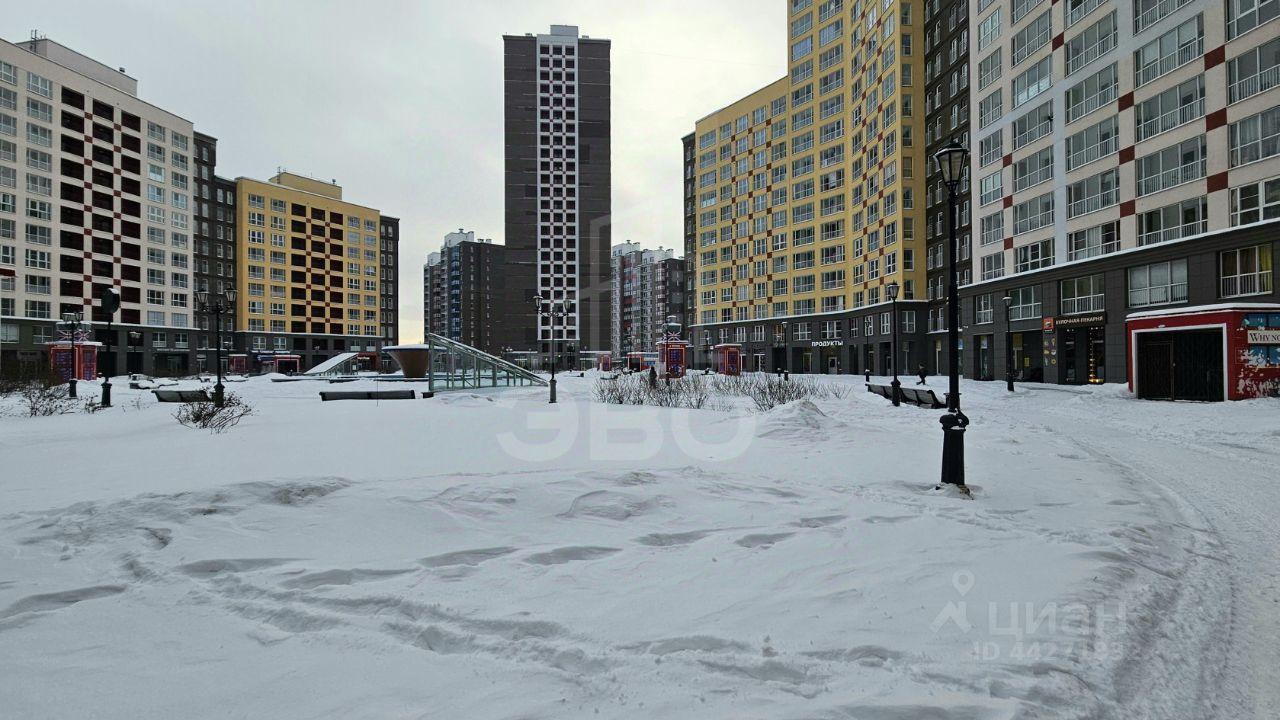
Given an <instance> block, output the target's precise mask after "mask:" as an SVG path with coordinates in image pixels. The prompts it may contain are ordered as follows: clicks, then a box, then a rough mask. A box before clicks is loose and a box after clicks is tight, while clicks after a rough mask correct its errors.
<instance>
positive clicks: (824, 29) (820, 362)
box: [690, 0, 931, 373]
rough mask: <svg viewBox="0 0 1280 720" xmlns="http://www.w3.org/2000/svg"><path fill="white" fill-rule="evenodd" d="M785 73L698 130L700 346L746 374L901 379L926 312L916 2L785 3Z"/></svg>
mask: <svg viewBox="0 0 1280 720" xmlns="http://www.w3.org/2000/svg"><path fill="white" fill-rule="evenodd" d="M783 2H785V3H786V5H787V9H788V23H789V34H788V37H789V47H788V48H786V50H785V52H787V58H788V63H787V67H788V74H787V75H786V76H785V77H783V78H781V79H779V80H777V81H775V82H773V83H770V84H769V85H767V86H766V87H764V88H761V89H760V90H758V91H756V92H753V93H752V94H750V95H748V96H747V97H744V98H742V99H741V100H739V101H737V102H735V103H733V104H732V105H729V106H728V107H725V108H722V109H720V110H718V111H716V112H714V113H712V114H710V115H708V116H706V117H704V118H702V119H701V120H699V121H698V122H697V123H696V130H695V136H696V139H695V152H696V158H695V160H694V163H695V172H696V175H695V177H696V179H695V186H696V204H697V206H696V213H697V221H696V226H695V227H696V235H697V243H696V244H697V252H696V254H695V256H694V257H692V258H690V262H691V264H692V269H693V272H694V275H695V288H696V292H695V296H694V297H693V298H691V300H692V301H693V302H694V303H695V304H696V314H695V317H696V319H697V324H696V326H695V328H694V329H693V335H692V338H693V341H694V343H695V345H704V346H705V345H714V344H718V343H740V344H742V345H743V346H744V363H745V364H746V366H747V368H748V369H761V370H767V371H772V370H779V369H787V368H789V369H791V370H793V371H797V372H800V371H812V372H862V371H863V370H865V369H866V368H868V367H870V368H871V369H872V371H873V372H876V373H881V372H887V371H888V369H889V364H888V361H889V358H890V357H891V355H890V342H891V339H892V338H891V329H892V327H893V319H892V315H891V312H890V310H891V305H890V303H889V289H888V288H889V285H890V284H891V283H896V284H897V287H898V289H899V291H900V295H899V302H898V304H897V306H898V307H897V309H898V313H899V316H898V318H899V342H900V352H899V356H898V359H899V364H898V367H899V370H901V369H903V368H905V367H912V368H914V367H915V362H916V361H917V360H916V358H918V356H919V353H920V352H921V351H922V350H923V343H922V342H921V335H920V333H921V332H922V327H921V326H922V325H923V323H922V322H917V316H918V317H919V320H921V321H923V320H924V319H925V315H926V305H925V303H924V302H923V300H924V290H925V268H924V260H925V237H924V230H925V219H924V206H925V184H924V181H925V170H926V166H925V163H927V162H930V161H931V160H930V159H929V158H928V157H927V156H926V154H925V147H924V137H923V127H924V111H923V110H924V106H925V103H924V77H923V68H924V59H923V58H922V57H920V53H921V52H922V51H919V50H917V49H916V44H917V42H918V41H917V39H916V38H917V36H918V35H919V36H921V37H922V35H923V29H919V30H917V27H916V17H917V15H918V14H919V12H921V10H922V9H921V8H915V7H913V4H915V3H913V2H911V1H909V0H870V1H867V0H864V1H862V2H848V1H846V0H827V1H826V2H814V1H813V0H783Z"/></svg>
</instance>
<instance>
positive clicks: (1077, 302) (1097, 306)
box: [1061, 295, 1107, 315]
mask: <svg viewBox="0 0 1280 720" xmlns="http://www.w3.org/2000/svg"><path fill="white" fill-rule="evenodd" d="M1106 298H1107V296H1106V295H1083V296H1081V297H1074V298H1062V308H1061V311H1062V314H1063V315H1075V314H1077V313H1087V312H1101V311H1102V310H1103V309H1105V308H1106Z"/></svg>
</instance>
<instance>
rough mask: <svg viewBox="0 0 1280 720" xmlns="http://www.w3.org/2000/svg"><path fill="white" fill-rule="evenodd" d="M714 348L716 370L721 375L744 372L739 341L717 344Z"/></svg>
mask: <svg viewBox="0 0 1280 720" xmlns="http://www.w3.org/2000/svg"><path fill="white" fill-rule="evenodd" d="M712 350H713V351H714V352H715V360H716V372H718V373H720V374H721V375H741V374H742V346H741V345H739V344H737V343H723V344H720V345H716V346H715V347H714V348H712Z"/></svg>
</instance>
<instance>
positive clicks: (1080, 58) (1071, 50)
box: [1066, 11, 1116, 75]
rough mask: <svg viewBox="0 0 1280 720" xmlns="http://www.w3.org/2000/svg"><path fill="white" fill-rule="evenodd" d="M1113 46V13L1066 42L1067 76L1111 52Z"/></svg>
mask: <svg viewBox="0 0 1280 720" xmlns="http://www.w3.org/2000/svg"><path fill="white" fill-rule="evenodd" d="M1115 46H1116V14H1115V12H1114V11H1113V12H1111V13H1109V14H1107V15H1104V16H1102V19H1101V20H1099V21H1098V22H1096V23H1094V24H1092V25H1090V26H1089V27H1087V28H1085V29H1084V31H1083V32H1081V33H1080V34H1079V35H1076V36H1075V37H1073V38H1071V39H1070V40H1068V41H1067V43H1066V56H1067V75H1070V74H1072V73H1074V72H1075V71H1077V70H1079V69H1081V68H1083V67H1084V66H1086V65H1088V64H1089V63H1091V62H1093V61H1094V60H1097V59H1098V58H1100V57H1102V56H1103V55H1105V54H1107V53H1109V52H1111V51H1112V49H1114V48H1115Z"/></svg>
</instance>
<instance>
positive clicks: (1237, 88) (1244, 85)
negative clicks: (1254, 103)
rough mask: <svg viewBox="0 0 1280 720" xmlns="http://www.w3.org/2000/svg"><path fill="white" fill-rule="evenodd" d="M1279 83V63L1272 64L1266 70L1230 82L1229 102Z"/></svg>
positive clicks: (1250, 95) (1263, 90) (1237, 100)
mask: <svg viewBox="0 0 1280 720" xmlns="http://www.w3.org/2000/svg"><path fill="white" fill-rule="evenodd" d="M1277 85H1280V65H1273V66H1271V67H1269V68H1267V69H1266V70H1262V71H1260V72H1257V73H1254V74H1253V75H1250V76H1249V77H1247V78H1240V79H1239V80H1237V81H1235V82H1234V83H1231V88H1230V93H1229V95H1230V97H1229V101H1230V102H1233V103H1234V102H1240V101H1241V100H1244V99H1245V98H1249V97H1253V96H1254V95H1257V94H1258V93H1261V92H1266V91H1268V90H1270V89H1271V88H1274V87H1276V86H1277Z"/></svg>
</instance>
